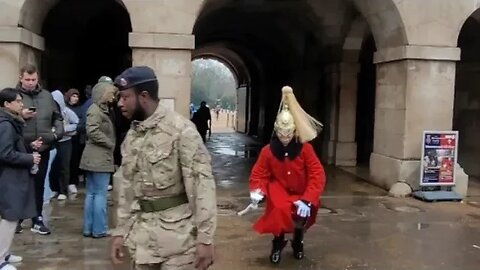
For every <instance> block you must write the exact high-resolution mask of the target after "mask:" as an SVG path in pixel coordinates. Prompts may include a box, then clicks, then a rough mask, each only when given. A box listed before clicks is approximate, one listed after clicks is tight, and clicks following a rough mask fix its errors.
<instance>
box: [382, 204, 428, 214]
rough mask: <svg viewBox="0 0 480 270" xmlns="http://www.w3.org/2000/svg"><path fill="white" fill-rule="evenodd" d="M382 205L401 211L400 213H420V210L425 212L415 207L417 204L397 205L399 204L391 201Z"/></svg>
mask: <svg viewBox="0 0 480 270" xmlns="http://www.w3.org/2000/svg"><path fill="white" fill-rule="evenodd" d="M381 205H382V206H384V207H385V208H387V209H389V210H392V211H395V212H400V213H419V212H424V210H422V209H420V208H418V207H415V206H410V205H397V204H391V203H382V204H381Z"/></svg>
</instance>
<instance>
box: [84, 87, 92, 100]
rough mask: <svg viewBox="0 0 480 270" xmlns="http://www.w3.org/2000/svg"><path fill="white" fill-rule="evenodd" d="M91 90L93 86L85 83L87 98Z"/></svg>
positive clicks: (89, 96) (90, 94)
mask: <svg viewBox="0 0 480 270" xmlns="http://www.w3.org/2000/svg"><path fill="white" fill-rule="evenodd" d="M92 91H93V88H92V86H91V85H87V86H85V96H86V97H87V98H91V97H92Z"/></svg>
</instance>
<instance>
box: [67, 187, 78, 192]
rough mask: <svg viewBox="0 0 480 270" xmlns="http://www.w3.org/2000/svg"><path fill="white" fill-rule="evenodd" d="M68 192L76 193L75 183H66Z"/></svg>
mask: <svg viewBox="0 0 480 270" xmlns="http://www.w3.org/2000/svg"><path fill="white" fill-rule="evenodd" d="M68 193H70V194H77V193H78V190H77V187H76V186H75V185H68Z"/></svg>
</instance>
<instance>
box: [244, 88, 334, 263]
mask: <svg viewBox="0 0 480 270" xmlns="http://www.w3.org/2000/svg"><path fill="white" fill-rule="evenodd" d="M282 91H283V98H282V103H281V104H280V108H281V110H280V112H279V114H278V115H277V119H276V121H275V134H274V135H273V137H272V140H271V142H270V144H269V145H267V146H265V147H264V148H263V149H262V151H261V152H260V156H259V158H258V160H257V162H256V163H255V166H254V167H253V169H252V173H251V176H250V197H251V200H252V204H254V205H257V204H258V203H259V202H261V201H263V200H264V199H265V200H266V203H267V205H266V211H265V214H264V215H263V216H262V217H261V218H260V219H259V220H258V222H257V223H256V224H255V225H254V229H255V230H256V231H257V232H258V233H261V234H265V233H269V234H273V235H274V239H273V241H272V252H271V254H270V261H271V262H272V263H275V264H277V263H279V262H280V260H281V252H282V250H283V248H284V247H285V246H286V244H287V240H286V239H285V234H286V233H293V240H292V248H293V254H294V257H295V258H296V259H302V258H303V256H304V251H303V235H304V232H305V231H306V230H307V229H308V228H310V226H312V225H313V224H314V223H315V219H316V216H317V212H318V208H319V206H320V195H321V194H322V192H323V189H324V187H325V181H326V180H325V172H324V170H323V166H322V164H321V163H320V161H319V160H318V157H317V155H316V154H315V151H314V150H313V147H312V145H311V144H309V143H308V141H310V140H312V139H314V138H315V137H316V136H317V134H318V131H319V130H320V128H321V124H320V123H319V122H318V121H316V120H315V119H313V118H312V117H311V116H309V115H308V114H307V113H306V112H305V111H303V109H302V108H301V107H300V105H299V104H298V102H297V101H296V99H295V96H294V95H293V91H292V89H291V88H290V87H284V88H283V90H282Z"/></svg>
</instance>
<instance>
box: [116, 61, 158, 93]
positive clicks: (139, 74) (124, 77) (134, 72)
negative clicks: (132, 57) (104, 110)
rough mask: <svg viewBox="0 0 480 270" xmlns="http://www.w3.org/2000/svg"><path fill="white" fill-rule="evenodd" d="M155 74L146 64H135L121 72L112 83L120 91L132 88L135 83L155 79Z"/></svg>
mask: <svg viewBox="0 0 480 270" xmlns="http://www.w3.org/2000/svg"><path fill="white" fill-rule="evenodd" d="M156 80H157V76H156V75H155V72H154V71H153V69H151V68H149V67H147V66H136V67H131V68H128V69H126V70H125V71H124V72H122V74H120V75H118V76H117V77H116V78H115V81H114V84H115V86H116V87H117V88H118V90H120V91H122V90H125V89H128V88H132V87H134V86H136V85H139V84H142V83H146V82H152V81H156Z"/></svg>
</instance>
